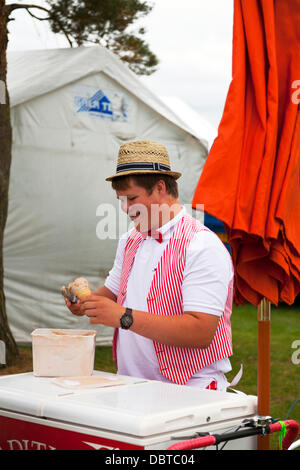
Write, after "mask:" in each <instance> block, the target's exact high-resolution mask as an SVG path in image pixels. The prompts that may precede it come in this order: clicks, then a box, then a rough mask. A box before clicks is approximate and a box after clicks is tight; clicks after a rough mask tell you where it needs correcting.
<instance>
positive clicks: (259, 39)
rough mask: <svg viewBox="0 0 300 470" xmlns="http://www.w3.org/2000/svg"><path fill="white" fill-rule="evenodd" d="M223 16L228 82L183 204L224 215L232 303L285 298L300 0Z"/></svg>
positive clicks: (295, 241)
mask: <svg viewBox="0 0 300 470" xmlns="http://www.w3.org/2000/svg"><path fill="white" fill-rule="evenodd" d="M233 24H234V26H233V64H232V81H231V84H230V87H229V90H228V95H227V99H226V103H225V108H224V112H223V116H222V119H221V122H220V125H219V130H218V137H217V138H216V140H215V142H214V144H213V146H212V148H211V151H210V153H209V156H208V158H207V161H206V163H205V166H204V169H203V172H202V174H201V177H200V180H199V183H198V185H197V188H196V191H195V194H194V198H193V207H195V208H196V205H197V204H204V209H205V212H207V213H209V214H211V215H212V216H214V217H217V218H218V219H220V220H221V221H223V223H224V226H225V229H226V232H227V235H228V240H229V244H230V247H231V252H232V259H233V263H234V267H235V294H234V301H235V304H237V305H238V304H243V303H245V302H246V301H248V302H250V303H252V304H253V305H255V306H259V305H260V306H261V305H263V306H264V305H266V304H268V302H271V303H273V304H275V305H278V302H280V301H283V302H286V303H288V304H292V303H293V302H294V300H295V297H296V296H297V294H298V293H299V291H300V220H299V214H300V112H299V110H298V103H299V102H300V99H299V98H300V92H299V91H298V89H299V86H300V0H288V1H286V0H251V1H249V0H235V1H234V23H233ZM266 300H267V302H266ZM267 306H268V305H267ZM259 311H260V312H261V313H262V316H261V318H259V320H261V321H259V330H258V334H259V338H258V347H259V348H260V346H261V345H262V346H266V345H267V349H268V347H269V338H268V336H269V313H268V310H267V313H266V314H265V318H263V313H264V312H265V309H264V308H260V310H259ZM258 353H261V351H260V349H259V351H258ZM263 354H265V356H268V354H269V353H268V351H263ZM268 360H269V359H268V357H259V358H258V401H259V410H258V411H259V412H260V413H261V414H269V413H266V411H267V412H268V406H269V405H268V397H267V402H266V404H265V405H264V406H263V408H264V409H262V408H261V400H263V398H264V399H266V397H265V396H260V392H261V388H260V386H261V383H263V382H264V381H267V382H268V380H269V377H268V373H269V372H268V371H269V363H268ZM264 375H266V377H264ZM262 389H263V387H262ZM263 394H264V395H266V394H268V388H265V389H264V392H263Z"/></svg>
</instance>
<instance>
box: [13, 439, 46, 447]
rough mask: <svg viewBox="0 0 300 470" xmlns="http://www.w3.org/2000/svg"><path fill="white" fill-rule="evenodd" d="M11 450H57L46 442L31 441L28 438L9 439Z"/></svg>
mask: <svg viewBox="0 0 300 470" xmlns="http://www.w3.org/2000/svg"><path fill="white" fill-rule="evenodd" d="M7 444H8V448H9V450H55V447H52V446H50V445H48V444H45V443H44V442H37V441H29V440H28V439H21V440H18V439H7Z"/></svg>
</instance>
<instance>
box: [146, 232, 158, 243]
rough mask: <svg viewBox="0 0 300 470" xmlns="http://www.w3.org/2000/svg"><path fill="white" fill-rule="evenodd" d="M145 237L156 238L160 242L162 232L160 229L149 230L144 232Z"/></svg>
mask: <svg viewBox="0 0 300 470" xmlns="http://www.w3.org/2000/svg"><path fill="white" fill-rule="evenodd" d="M142 235H143V238H144V239H145V238H147V236H149V237H151V238H154V240H156V241H157V242H158V243H161V242H162V234H161V233H160V232H159V231H158V230H148V232H147V233H143V234H142Z"/></svg>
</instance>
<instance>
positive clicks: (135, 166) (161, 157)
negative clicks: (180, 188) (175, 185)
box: [106, 140, 181, 181]
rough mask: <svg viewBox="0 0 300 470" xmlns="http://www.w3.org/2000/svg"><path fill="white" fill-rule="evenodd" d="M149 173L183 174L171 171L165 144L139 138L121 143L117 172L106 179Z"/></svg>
mask: <svg viewBox="0 0 300 470" xmlns="http://www.w3.org/2000/svg"><path fill="white" fill-rule="evenodd" d="M148 173H161V174H164V175H170V176H173V178H175V179H177V178H179V177H180V176H181V173H178V172H176V171H171V167H170V159H169V155H168V151H167V149H166V148H165V147H164V146H163V145H161V144H158V143H157V142H152V141H150V140H137V141H134V142H127V143H126V144H123V145H121V147H120V150H119V155H118V163H117V173H116V174H115V175H113V176H110V177H109V178H106V181H112V180H113V179H114V178H117V177H118V176H125V175H131V174H148Z"/></svg>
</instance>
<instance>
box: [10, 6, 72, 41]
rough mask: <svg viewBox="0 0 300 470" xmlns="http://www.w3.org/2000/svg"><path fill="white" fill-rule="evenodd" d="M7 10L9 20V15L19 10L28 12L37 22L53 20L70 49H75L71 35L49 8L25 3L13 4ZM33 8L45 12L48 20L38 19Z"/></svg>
mask: <svg viewBox="0 0 300 470" xmlns="http://www.w3.org/2000/svg"><path fill="white" fill-rule="evenodd" d="M5 8H6V14H7V18H8V17H9V15H10V14H11V13H12V11H14V10H19V9H21V8H23V9H25V10H27V12H28V13H29V14H30V15H31V16H32V17H33V18H36V19H37V20H40V21H43V20H52V21H54V22H56V23H57V24H58V26H59V27H60V29H61V31H62V32H63V33H64V35H65V37H66V39H67V41H68V43H69V45H70V47H73V44H72V41H71V39H70V38H69V35H68V33H67V32H66V31H65V29H64V27H63V25H62V24H61V22H60V21H59V19H58V18H57V17H56V16H55V15H53V13H52V12H51V10H48V8H45V7H42V6H39V5H33V4H30V3H24V4H20V3H11V4H10V5H5ZM31 8H37V9H38V10H42V11H45V12H46V13H47V14H48V15H49V17H48V18H38V17H37V16H35V15H34V14H33V13H32V12H31V11H30V9H31Z"/></svg>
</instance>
